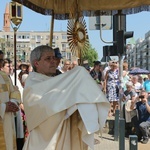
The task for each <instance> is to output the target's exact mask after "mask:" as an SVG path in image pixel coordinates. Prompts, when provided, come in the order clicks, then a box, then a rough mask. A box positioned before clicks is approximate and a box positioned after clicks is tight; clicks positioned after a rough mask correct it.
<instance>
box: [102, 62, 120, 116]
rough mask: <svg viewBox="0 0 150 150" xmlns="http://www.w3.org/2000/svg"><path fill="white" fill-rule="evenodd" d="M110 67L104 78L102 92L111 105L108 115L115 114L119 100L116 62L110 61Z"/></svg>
mask: <svg viewBox="0 0 150 150" xmlns="http://www.w3.org/2000/svg"><path fill="white" fill-rule="evenodd" d="M110 67H111V68H110V69H109V70H108V71H107V72H106V75H105V80H104V92H105V93H106V95H107V98H108V100H109V102H110V104H111V106H112V110H110V112H109V116H111V115H114V114H115V110H116V109H117V108H118V101H119V70H118V62H117V61H112V62H111V63H110Z"/></svg>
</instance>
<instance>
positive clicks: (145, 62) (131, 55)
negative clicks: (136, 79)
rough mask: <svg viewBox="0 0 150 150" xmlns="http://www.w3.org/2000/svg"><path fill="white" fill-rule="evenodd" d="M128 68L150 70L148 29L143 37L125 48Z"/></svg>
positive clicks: (149, 33) (149, 35) (149, 37)
mask: <svg viewBox="0 0 150 150" xmlns="http://www.w3.org/2000/svg"><path fill="white" fill-rule="evenodd" d="M127 59H128V64H129V68H132V67H139V68H143V69H147V70H150V31H148V32H147V33H146V34H145V38H144V39H138V40H137V41H136V42H135V45H130V46H129V48H128V49H127Z"/></svg>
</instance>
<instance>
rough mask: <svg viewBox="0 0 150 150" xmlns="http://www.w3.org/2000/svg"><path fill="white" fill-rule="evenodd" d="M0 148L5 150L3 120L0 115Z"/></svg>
mask: <svg viewBox="0 0 150 150" xmlns="http://www.w3.org/2000/svg"><path fill="white" fill-rule="evenodd" d="M0 149H1V150H6V144H5V138H4V130H3V122H2V119H1V117H0Z"/></svg>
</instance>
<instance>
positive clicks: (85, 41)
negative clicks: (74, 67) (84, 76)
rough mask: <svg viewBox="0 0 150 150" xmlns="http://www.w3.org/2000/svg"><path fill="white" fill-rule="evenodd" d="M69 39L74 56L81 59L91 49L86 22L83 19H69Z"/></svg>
mask: <svg viewBox="0 0 150 150" xmlns="http://www.w3.org/2000/svg"><path fill="white" fill-rule="evenodd" d="M67 35H68V36H67V38H68V43H69V47H70V49H71V52H72V55H73V56H77V57H79V58H80V59H81V56H84V55H85V52H86V50H87V49H88V47H89V38H88V33H87V28H86V22H85V20H84V18H83V16H82V17H79V18H77V19H69V20H68V25H67Z"/></svg>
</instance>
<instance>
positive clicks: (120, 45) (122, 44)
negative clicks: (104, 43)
mask: <svg viewBox="0 0 150 150" xmlns="http://www.w3.org/2000/svg"><path fill="white" fill-rule="evenodd" d="M131 37H133V31H128V32H125V31H124V30H119V31H117V53H118V55H119V54H120V55H123V54H125V53H126V39H128V38H131Z"/></svg>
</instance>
